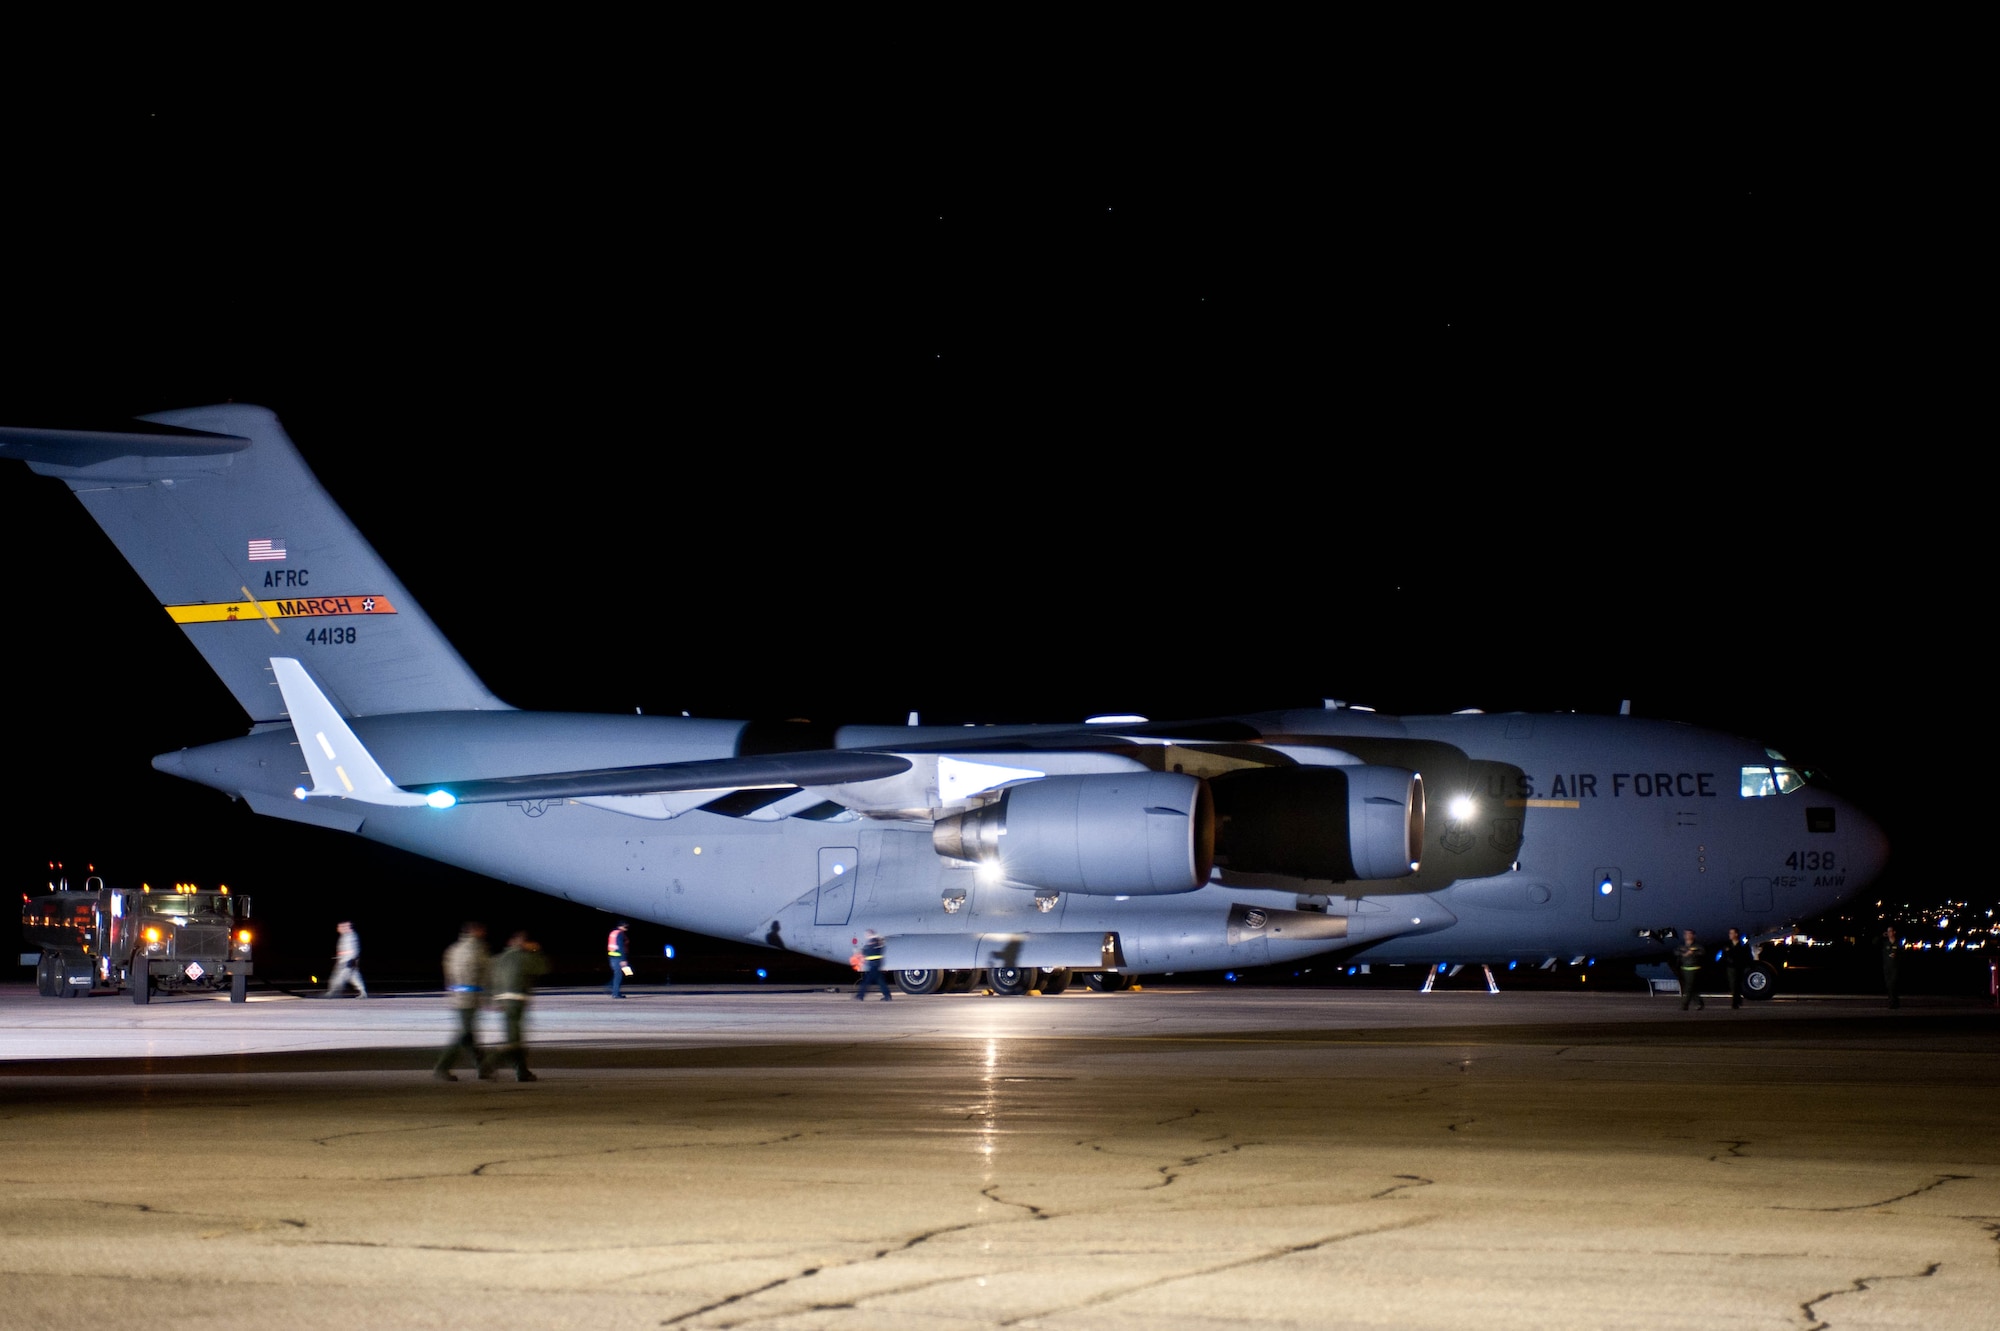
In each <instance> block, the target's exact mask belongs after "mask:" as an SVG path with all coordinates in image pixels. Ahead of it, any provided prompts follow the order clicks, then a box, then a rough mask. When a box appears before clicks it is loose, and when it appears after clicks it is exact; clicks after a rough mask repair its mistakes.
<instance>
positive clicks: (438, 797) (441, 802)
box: [424, 790, 458, 809]
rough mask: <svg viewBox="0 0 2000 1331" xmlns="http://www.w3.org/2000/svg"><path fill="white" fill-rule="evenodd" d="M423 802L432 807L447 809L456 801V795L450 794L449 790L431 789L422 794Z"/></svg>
mask: <svg viewBox="0 0 2000 1331" xmlns="http://www.w3.org/2000/svg"><path fill="white" fill-rule="evenodd" d="M424 803H426V804H428V805H430V806H431V807H432V808H433V809H449V808H450V807H451V806H452V805H454V804H456V803H458V796H456V795H454V794H452V793H451V792H450V791H449V790H433V791H432V792H431V793H430V794H428V795H426V796H424Z"/></svg>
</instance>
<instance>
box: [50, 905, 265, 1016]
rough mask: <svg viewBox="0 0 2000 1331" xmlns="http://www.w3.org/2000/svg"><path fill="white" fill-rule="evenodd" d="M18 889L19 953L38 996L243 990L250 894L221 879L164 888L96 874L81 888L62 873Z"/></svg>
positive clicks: (143, 996) (148, 996) (243, 994)
mask: <svg viewBox="0 0 2000 1331" xmlns="http://www.w3.org/2000/svg"><path fill="white" fill-rule="evenodd" d="M54 886H55V889H56V890H55V891H53V892H49V893H46V894H44V895H42V896H35V897H23V898H22V902H21V931H22V935H23V937H24V939H25V940H26V943H27V946H28V947H29V948H30V949H34V950H33V951H28V952H24V953H23V955H22V958H21V960H22V961H23V962H24V963H27V964H33V965H34V966H35V968H36V969H35V985H36V988H37V990H38V991H39V992H40V993H41V995H42V997H44V998H84V997H88V996H89V995H90V994H91V993H92V992H94V991H97V990H104V989H108V990H111V991H112V992H114V993H115V992H117V991H119V990H124V991H126V992H128V993H130V994H131V995H132V1001H133V1002H134V1003H146V1002H150V1001H151V1000H152V997H153V995H154V994H156V993H166V994H179V993H220V992H221V991H223V990H224V989H227V990H228V991H229V1001H230V1002H232V1003H241V1002H243V1001H244V999H245V998H247V997H248V995H249V983H250V976H251V974H252V973H253V970H254V968H253V967H252V965H251V961H250V898H249V897H245V896H237V895H235V894H233V893H231V892H230V890H229V889H228V888H226V887H221V888H216V889H213V890H210V889H206V888H196V887H193V886H191V885H189V884H185V883H180V884H176V885H175V886H174V887H173V888H172V889H171V890H167V891H156V890H154V889H153V888H151V887H149V886H141V887H138V888H126V887H106V886H105V885H104V880H103V879H102V878H100V877H98V876H96V875H95V874H93V875H91V876H90V877H89V878H87V879H85V880H84V886H83V889H82V890H81V891H71V890H69V880H68V879H67V878H64V879H61V880H60V881H59V882H58V883H56V884H54Z"/></svg>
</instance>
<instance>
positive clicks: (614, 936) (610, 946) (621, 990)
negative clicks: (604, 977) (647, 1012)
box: [604, 920, 632, 998]
mask: <svg viewBox="0 0 2000 1331" xmlns="http://www.w3.org/2000/svg"><path fill="white" fill-rule="evenodd" d="M631 931H632V926H631V925H629V924H627V923H625V922H624V921H623V920H620V921H619V922H618V927H617V928H616V929H613V930H612V931H611V936H610V937H608V938H606V939H605V940H604V956H605V959H606V960H607V961H609V962H610V963H611V996H612V997H613V998H623V997H625V977H626V976H627V975H630V974H631V973H632V967H631V965H630V964H629V963H628V962H627V961H626V960H625V955H626V954H625V940H626V937H627V935H629V934H630V933H631Z"/></svg>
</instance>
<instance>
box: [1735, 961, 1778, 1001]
mask: <svg viewBox="0 0 2000 1331" xmlns="http://www.w3.org/2000/svg"><path fill="white" fill-rule="evenodd" d="M1776 992H1778V976H1777V973H1776V972H1775V971H1773V970H1772V969H1771V968H1770V967H1769V966H1767V965H1765V964H1764V963H1763V962H1761V961H1753V962H1751V963H1750V965H1749V966H1747V967H1746V968H1744V971H1743V996H1744V997H1745V998H1754V999H1758V1000H1760V1001H1761V1000H1763V999H1767V998H1769V997H1770V996H1771V995H1772V994H1774V993H1776Z"/></svg>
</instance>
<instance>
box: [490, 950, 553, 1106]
mask: <svg viewBox="0 0 2000 1331" xmlns="http://www.w3.org/2000/svg"><path fill="white" fill-rule="evenodd" d="M548 973H549V961H548V958H547V957H544V956H543V955H542V949H541V947H540V946H539V945H537V944H536V943H535V942H534V941H533V940H531V939H530V938H529V937H528V935H527V934H526V933H517V934H515V935H514V936H513V937H512V938H510V939H508V940H507V950H506V951H504V952H502V953H501V954H500V955H499V956H497V957H495V958H493V965H492V968H491V971H490V972H489V974H490V976H491V978H492V981H493V1001H494V1002H496V1003H498V1004H499V1005H500V1015H501V1018H502V1020H504V1021H505V1022H506V1023H507V1039H506V1042H505V1043H504V1044H501V1045H500V1046H498V1047H497V1048H494V1049H490V1050H488V1051H487V1053H486V1057H485V1059H484V1060H483V1061H482V1062H481V1064H480V1066H481V1068H482V1070H483V1075H486V1076H491V1075H492V1072H493V1066H494V1065H495V1064H496V1063H500V1062H502V1061H505V1062H508V1063H512V1064H513V1065H514V1080H515V1081H533V1080H535V1074H534V1073H532V1072H530V1071H528V1047H527V1044H526V1042H525V1041H523V1040H522V1038H521V1023H522V1019H523V1018H524V1017H525V1016H526V1015H527V1012H528V999H529V998H530V997H532V996H533V994H534V992H535V981H536V980H539V979H540V978H541V977H542V976H544V975H547V974H548Z"/></svg>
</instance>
